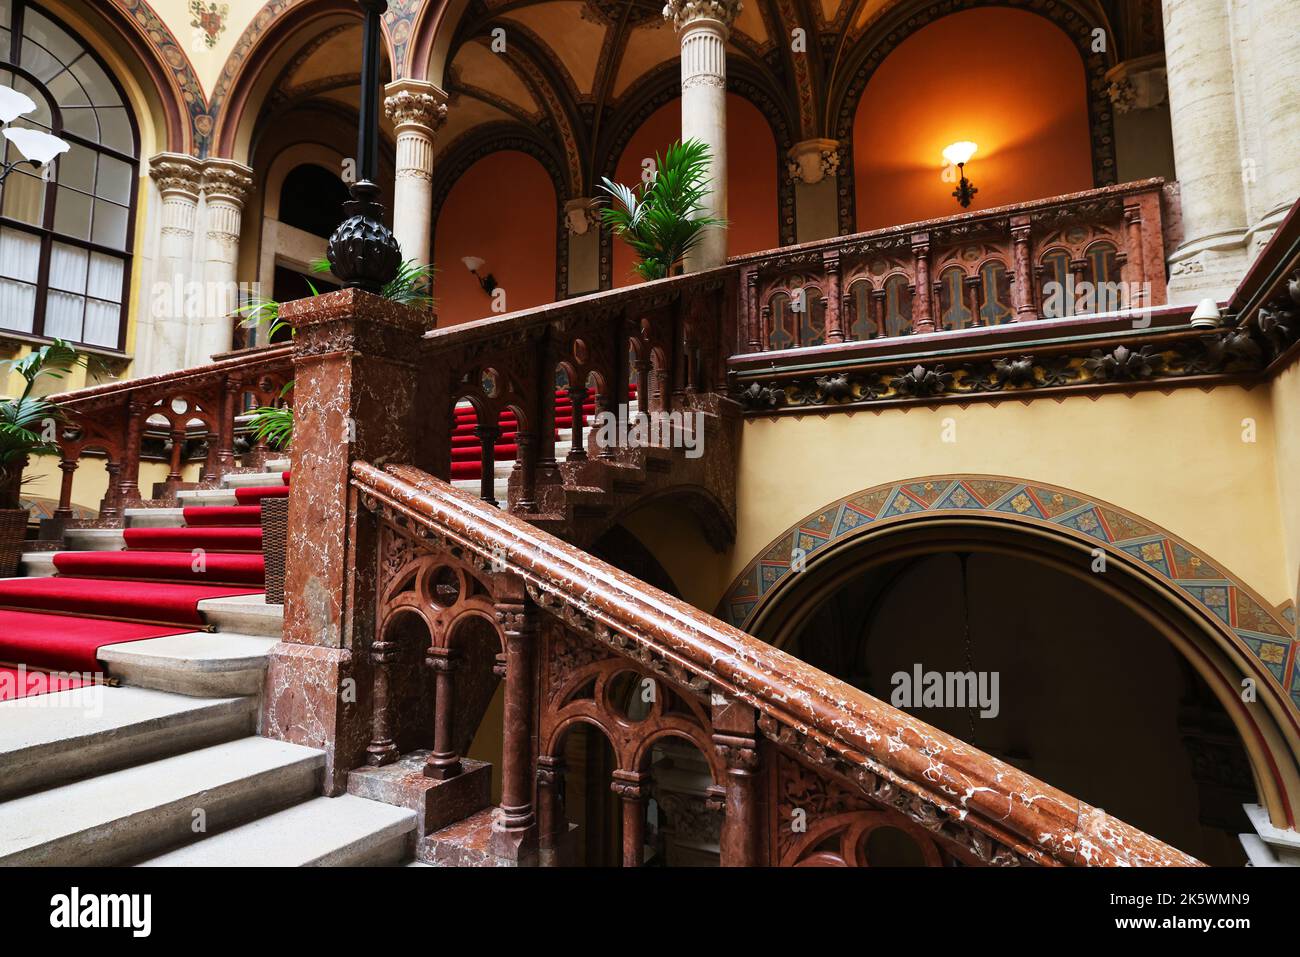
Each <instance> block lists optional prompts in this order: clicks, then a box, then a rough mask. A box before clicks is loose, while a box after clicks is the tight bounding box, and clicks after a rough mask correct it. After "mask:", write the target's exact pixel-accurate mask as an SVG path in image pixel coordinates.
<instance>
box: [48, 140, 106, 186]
mask: <svg viewBox="0 0 1300 957" xmlns="http://www.w3.org/2000/svg"><path fill="white" fill-rule="evenodd" d="M95 156H96V154H95V152H94V151H93V150H88V149H86V148H85V147H84V146H82V145H80V144H77V145H75V146H73V147H72V149H70V150H69V151H68V152H66V153H64V154H63V155H62V156H60V157H59V158H58V159H57V160H55V161H54V165H55V169H56V171H57V173H58V177H59V185H60V186H73V187H76V188H77V189H80V190H85V191H86V192H87V193H89V192H92V191H93V190H94V188H95Z"/></svg>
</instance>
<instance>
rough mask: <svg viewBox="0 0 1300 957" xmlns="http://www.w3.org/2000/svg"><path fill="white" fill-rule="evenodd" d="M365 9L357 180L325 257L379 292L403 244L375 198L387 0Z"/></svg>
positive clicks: (356, 282)
mask: <svg viewBox="0 0 1300 957" xmlns="http://www.w3.org/2000/svg"><path fill="white" fill-rule="evenodd" d="M361 7H362V8H363V9H364V10H365V25H364V28H363V29H364V32H363V36H362V56H361V118H360V123H359V128H358V130H357V164H358V168H357V176H358V178H357V182H355V183H353V184H352V188H351V193H352V198H351V199H350V200H348V201H347V202H346V203H344V204H343V211H344V213H345V214H346V215H347V218H346V219H344V220H343V222H342V223H340V224H339V227H338V229H336V230H334V234H333V235H332V236H330V241H329V248H328V249H327V251H326V258H328V259H329V263H330V266H331V268H332V269H333V270H334V275H336V276H338V277H339V278H340V279H342V280H343V281H344V283H345V284H347V285H348V286H353V287H355V288H359V289H365V290H368V291H370V292H379V291H380V290H381V289H383V287H384V286H385V285H386V284H387V283H388V282H390V281H391V280H392V279H393V277H394V276H396V275H397V272H398V270H399V269H400V268H401V266H402V247H401V246H400V245H399V244H398V242H397V237H395V236H394V235H393V232H392V230H390V229H389V228H388V227H387V226H385V225H384V207H383V204H382V203H380V202H379V187H378V186H376V185H375V180H376V179H378V177H379V18H380V17H381V16H382V15H383V13H384V11H385V10H387V9H388V2H387V0H361Z"/></svg>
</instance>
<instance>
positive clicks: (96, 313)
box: [82, 299, 122, 349]
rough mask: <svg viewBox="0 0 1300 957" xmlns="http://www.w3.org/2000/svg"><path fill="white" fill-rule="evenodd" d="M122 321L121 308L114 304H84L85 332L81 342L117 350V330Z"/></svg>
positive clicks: (91, 301) (94, 302)
mask: <svg viewBox="0 0 1300 957" xmlns="http://www.w3.org/2000/svg"><path fill="white" fill-rule="evenodd" d="M121 321H122V307H121V306H119V305H118V304H117V303H115V302H96V301H95V300H94V299H90V300H87V302H86V332H85V338H84V339H83V340H82V341H83V342H85V343H86V344H87V345H92V346H104V347H106V348H109V349H116V348H117V330H118V326H119V325H120V324H121Z"/></svg>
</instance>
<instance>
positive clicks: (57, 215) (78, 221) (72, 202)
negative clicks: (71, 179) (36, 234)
mask: <svg viewBox="0 0 1300 957" xmlns="http://www.w3.org/2000/svg"><path fill="white" fill-rule="evenodd" d="M91 202H92V200H91V198H90V197H89V196H86V195H85V194H83V193H78V192H76V191H75V190H71V189H68V188H67V187H66V186H60V187H59V198H58V199H57V200H56V201H55V204H54V231H55V232H56V233H62V234H63V235H65V236H74V237H76V238H77V239H89V238H90V204H91Z"/></svg>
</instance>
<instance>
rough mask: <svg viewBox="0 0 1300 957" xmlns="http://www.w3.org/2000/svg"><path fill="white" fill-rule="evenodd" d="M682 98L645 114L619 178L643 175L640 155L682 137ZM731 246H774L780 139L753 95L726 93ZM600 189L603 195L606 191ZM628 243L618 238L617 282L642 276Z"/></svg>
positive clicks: (740, 249) (733, 250) (741, 249)
mask: <svg viewBox="0 0 1300 957" xmlns="http://www.w3.org/2000/svg"><path fill="white" fill-rule="evenodd" d="M681 117H682V104H681V101H680V100H673V101H672V102H671V103H668V104H666V105H664V106H662V107H660V108H659V109H658V110H656V111H655V112H654V113H652V114H650V116H649V117H648V118H647V119H646V121H645V122H644V123H643V124H642V125H641V128H640V129H639V130H637V131H636V132H635V133H634V134H632V138H631V139H630V140H629V141H628V144H627V148H626V149H625V150H624V151H623V156H622V157H621V158H620V159H619V161H618V166H617V168H616V173H615V176H614V179H615V180H616V181H618V182H620V183H627V184H629V185H631V184H633V183H638V182H640V181H641V160H642V159H644V158H645V157H650V156H654V155H655V154H661V155H662V153H663V151H664V150H665V149H667V147H668V144H670V143H672V142H673V141H674V140H677V139H679V138H680V137H681V129H682V126H681ZM727 167H728V168H727V219H728V221H729V222H730V224H731V225H730V226H729V227H728V230H727V252H728V253H729V254H731V255H733V256H734V255H737V254H739V253H750V252H757V251H758V250H760V249H774V248H775V247H776V246H777V245H779V243H778V240H777V235H778V231H777V202H776V139H775V137H773V136H772V129H771V127H769V126H768V125H767V120H765V119H763V114H762V113H760V112H759V111H758V108H757V107H755V106H754V105H753V104H752V103H750V102H749V101H748V100H746V99H743V98H742V97H739V96H736V95H735V94H734V93H728V94H727ZM601 195H604V194H603V193H602V194H601ZM634 261H635V257H633V255H632V253H631V251H630V250H629V249H628V247H627V244H626V243H624V242H622V241H621V240H618V239H616V240H615V241H614V274H613V279H614V285H615V286H627V285H630V284H632V283H634V282H638V281H639V280H638V279H637V277H636V275H635V274H634V273H633V272H632V264H633V262H634Z"/></svg>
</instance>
